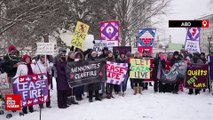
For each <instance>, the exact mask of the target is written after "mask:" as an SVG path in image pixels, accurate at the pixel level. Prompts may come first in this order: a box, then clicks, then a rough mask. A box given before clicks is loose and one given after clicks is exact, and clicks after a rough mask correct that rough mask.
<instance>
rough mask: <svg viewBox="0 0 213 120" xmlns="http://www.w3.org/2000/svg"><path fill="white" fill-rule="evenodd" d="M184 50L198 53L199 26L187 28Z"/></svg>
mask: <svg viewBox="0 0 213 120" xmlns="http://www.w3.org/2000/svg"><path fill="white" fill-rule="evenodd" d="M185 50H187V51H188V52H189V53H195V52H199V53H200V28H197V27H193V28H188V30H187V33H186V40H185Z"/></svg>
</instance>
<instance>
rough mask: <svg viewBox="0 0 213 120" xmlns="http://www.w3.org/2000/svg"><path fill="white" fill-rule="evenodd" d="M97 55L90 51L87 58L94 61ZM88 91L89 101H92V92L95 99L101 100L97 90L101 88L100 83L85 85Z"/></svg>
mask: <svg viewBox="0 0 213 120" xmlns="http://www.w3.org/2000/svg"><path fill="white" fill-rule="evenodd" d="M97 58H98V56H97V53H96V51H93V50H92V51H91V52H90V53H89V54H88V59H87V60H90V61H95V60H97ZM87 88H88V92H89V102H93V93H95V100H98V101H101V98H100V95H99V90H100V89H101V84H100V83H92V84H88V85H87Z"/></svg>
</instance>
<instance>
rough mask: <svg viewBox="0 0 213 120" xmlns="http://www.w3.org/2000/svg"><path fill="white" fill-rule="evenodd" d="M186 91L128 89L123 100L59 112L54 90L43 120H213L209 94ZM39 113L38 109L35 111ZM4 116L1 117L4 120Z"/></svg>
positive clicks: (26, 119) (34, 117)
mask: <svg viewBox="0 0 213 120" xmlns="http://www.w3.org/2000/svg"><path fill="white" fill-rule="evenodd" d="M187 92H188V90H185V91H184V92H181V93H179V94H171V93H154V92H153V88H152V87H150V88H149V90H146V91H143V95H133V91H132V90H131V89H130V88H129V89H128V90H127V92H126V94H125V96H124V97H122V96H119V95H115V98H114V99H104V100H102V101H95V102H92V103H89V102H88V99H87V98H84V100H83V101H81V102H80V105H71V106H70V107H69V108H67V109H58V107H57V99H56V98H57V97H56V89H54V90H53V91H52V93H51V94H52V107H53V108H51V109H47V108H45V109H43V110H42V120H213V96H212V95H211V94H209V93H208V92H206V93H203V92H201V94H200V95H197V96H195V95H188V94H187ZM34 108H35V109H37V110H38V107H34ZM4 119H6V118H5V115H3V116H2V115H1V116H0V120H4ZM11 120H39V112H37V111H36V112H34V113H28V114H27V115H25V116H19V115H18V113H13V117H12V118H11Z"/></svg>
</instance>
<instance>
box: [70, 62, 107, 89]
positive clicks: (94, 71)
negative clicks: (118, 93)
mask: <svg viewBox="0 0 213 120" xmlns="http://www.w3.org/2000/svg"><path fill="white" fill-rule="evenodd" d="M66 75H67V78H68V79H67V80H68V84H69V86H70V87H71V88H73V87H77V86H82V85H86V84H90V83H98V82H104V81H105V80H106V68H105V64H104V63H103V61H80V62H71V63H68V64H67V66H66Z"/></svg>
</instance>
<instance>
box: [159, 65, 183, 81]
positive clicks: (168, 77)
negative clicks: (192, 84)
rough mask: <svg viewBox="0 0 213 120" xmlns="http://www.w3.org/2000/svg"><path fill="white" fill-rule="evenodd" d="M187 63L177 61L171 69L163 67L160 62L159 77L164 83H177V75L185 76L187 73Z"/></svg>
mask: <svg viewBox="0 0 213 120" xmlns="http://www.w3.org/2000/svg"><path fill="white" fill-rule="evenodd" d="M186 69H187V63H186V62H184V61H180V62H178V63H175V64H174V65H173V66H172V67H171V69H170V70H169V71H168V68H167V69H165V70H164V69H162V65H161V63H159V67H158V74H157V78H158V79H160V81H161V82H163V83H175V82H177V77H181V78H184V77H185V75H186Z"/></svg>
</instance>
